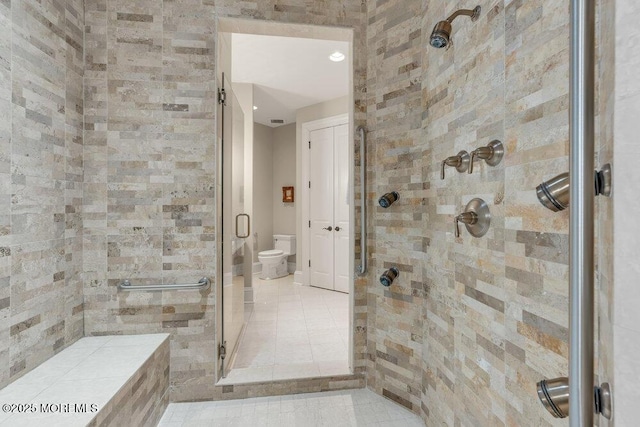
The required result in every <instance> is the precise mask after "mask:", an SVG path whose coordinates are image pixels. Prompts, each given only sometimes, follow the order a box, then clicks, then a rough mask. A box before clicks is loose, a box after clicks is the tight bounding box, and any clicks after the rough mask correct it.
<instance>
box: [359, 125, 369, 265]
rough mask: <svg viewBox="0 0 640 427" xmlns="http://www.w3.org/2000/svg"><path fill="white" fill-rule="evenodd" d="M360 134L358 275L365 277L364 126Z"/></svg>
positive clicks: (365, 136) (365, 190)
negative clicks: (360, 201)
mask: <svg viewBox="0 0 640 427" xmlns="http://www.w3.org/2000/svg"><path fill="white" fill-rule="evenodd" d="M357 131H358V132H360V200H362V203H361V206H360V266H359V268H358V271H357V273H358V274H359V275H363V274H364V273H366V272H367V186H366V182H365V177H366V175H367V157H366V151H365V145H366V143H367V135H366V133H365V128H364V126H358V129H357Z"/></svg>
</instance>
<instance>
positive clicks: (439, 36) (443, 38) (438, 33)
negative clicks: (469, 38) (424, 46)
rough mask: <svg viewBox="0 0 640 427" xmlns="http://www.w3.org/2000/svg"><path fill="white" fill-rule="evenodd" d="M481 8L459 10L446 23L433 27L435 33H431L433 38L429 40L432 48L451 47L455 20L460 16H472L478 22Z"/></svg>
mask: <svg viewBox="0 0 640 427" xmlns="http://www.w3.org/2000/svg"><path fill="white" fill-rule="evenodd" d="M480 10H481V8H480V6H476V7H475V8H474V9H473V10H471V9H459V10H456V11H455V12H454V13H452V14H451V16H449V17H448V18H447V19H445V20H444V21H440V22H438V23H437V24H436V25H435V27H433V31H432V32H431V38H430V39H429V43H430V44H431V46H433V47H435V48H438V49H440V48H443V47H447V46H449V45H451V30H452V27H451V23H452V22H453V20H454V19H456V18H457V17H458V16H460V15H464V16H470V17H471V20H472V21H474V22H475V21H477V20H478V17H479V16H480Z"/></svg>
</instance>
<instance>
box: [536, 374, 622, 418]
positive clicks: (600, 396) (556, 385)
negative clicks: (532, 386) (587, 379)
mask: <svg viewBox="0 0 640 427" xmlns="http://www.w3.org/2000/svg"><path fill="white" fill-rule="evenodd" d="M536 386H537V389H538V398H539V399H540V401H541V402H542V405H543V406H544V407H545V408H546V410H547V411H549V413H550V414H551V415H553V416H554V417H555V418H566V417H568V416H569V406H570V405H569V403H570V398H569V395H570V392H569V378H567V377H560V378H554V379H551V380H542V381H540V382H538V384H536ZM611 399H612V398H611V387H610V386H609V383H603V384H602V385H601V386H600V387H595V388H594V393H593V404H594V409H595V413H596V414H602V416H603V417H605V418H606V419H608V420H610V419H611V415H612V408H613V402H612V400H611Z"/></svg>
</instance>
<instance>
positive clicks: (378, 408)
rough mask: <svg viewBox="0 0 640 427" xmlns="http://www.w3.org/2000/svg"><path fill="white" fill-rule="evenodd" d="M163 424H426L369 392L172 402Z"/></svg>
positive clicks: (331, 426) (187, 426)
mask: <svg viewBox="0 0 640 427" xmlns="http://www.w3.org/2000/svg"><path fill="white" fill-rule="evenodd" d="M158 426H159V427H215V426H225V427H228V426H238V427H259V426H267V427H270V426H274V427H324V426H327V427H342V426H345V427H346V426H366V427H368V426H389V427H390V426H394V427H422V426H424V423H423V422H422V420H421V419H420V418H419V417H418V416H417V415H415V414H413V413H411V412H409V411H408V410H407V409H405V408H403V407H401V406H400V405H397V404H395V403H393V402H391V401H390V400H387V399H385V398H383V397H381V396H379V395H377V394H375V393H373V392H372V391H370V390H367V389H360V390H341V391H330V392H323V393H308V394H295V395H286V396H274V397H257V398H252V399H242V400H226V401H218V402H190V403H171V404H170V405H169V407H168V408H167V410H166V412H165V413H164V416H163V417H162V419H161V420H160V424H158Z"/></svg>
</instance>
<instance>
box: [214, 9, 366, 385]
mask: <svg viewBox="0 0 640 427" xmlns="http://www.w3.org/2000/svg"><path fill="white" fill-rule="evenodd" d="M217 24H218V25H217V30H216V32H217V34H218V39H219V34H220V33H232V34H233V33H240V34H255V35H266V36H280V37H300V38H309V39H321V40H336V41H343V42H347V43H349V52H348V54H347V61H349V76H348V77H349V95H348V97H347V98H348V107H347V115H348V120H349V123H348V126H349V183H350V186H351V187H350V191H351V197H350V198H349V200H350V203H351V204H350V206H349V222H350V224H351V226H350V231H349V233H350V234H349V241H350V244H349V349H348V364H349V375H354V374H355V366H354V360H355V333H354V330H355V279H356V277H355V227H354V225H355V224H356V219H355V197H354V196H355V193H356V190H357V189H356V188H355V152H354V150H355V126H354V125H355V90H356V88H355V83H354V48H353V46H354V30H353V28H346V27H331V26H319V25H310V24H293V23H287V22H279V21H256V20H249V19H240V18H227V17H218V18H217ZM219 63H220V52H219V50H217V51H216V64H219ZM219 88H220V86H219V82H218V78H217V77H216V88H215V90H216V91H217V90H218V89H219ZM217 132H218V127H217V126H216V133H217ZM214 141H215V144H218V145H219V146H217V147H216V153H217V156H218V158H217V159H216V165H217V173H216V177H217V179H218V181H217V182H216V206H217V209H218V212H217V222H216V224H217V225H218V227H220V228H218V232H217V233H216V251H217V253H218V257H217V260H216V269H217V272H216V281H215V291H216V317H215V319H216V326H215V328H214V331H215V334H216V338H215V342H216V346H217V351H218V354H217V356H216V358H215V360H216V370H215V371H216V383H217V382H219V381H220V380H221V379H222V378H223V377H222V375H221V373H222V368H223V363H222V360H221V358H220V345H221V344H222V341H221V338H222V322H223V319H222V310H220V309H218V308H220V307H222V305H221V304H222V285H223V277H222V256H221V254H222V241H221V235H222V228H221V227H222V223H221V217H222V188H221V185H220V184H221V178H222V175H221V171H222V157H221V148H222V147H221V145H222V144H220V135H217V134H216V137H215V138H214ZM297 167H300V165H297ZM296 175H297V176H300V174H296ZM296 181H297V179H296ZM297 185H301V183H300V182H298V181H297ZM301 225H302V226H304V224H301ZM294 280H295V279H294ZM321 377H322V376H321ZM308 379H309V378H295V379H293V378H292V379H290V381H306V380H308ZM268 382H269V383H270V382H272V381H268ZM224 385H225V386H227V385H229V384H224Z"/></svg>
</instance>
